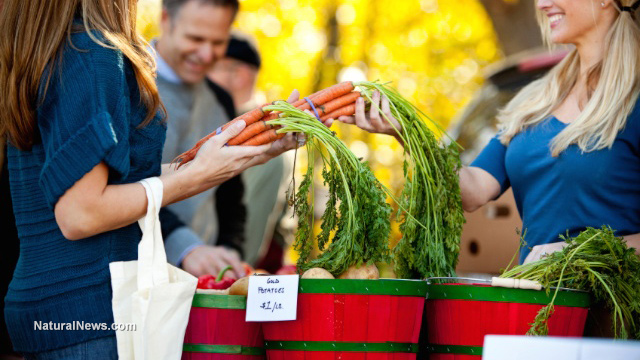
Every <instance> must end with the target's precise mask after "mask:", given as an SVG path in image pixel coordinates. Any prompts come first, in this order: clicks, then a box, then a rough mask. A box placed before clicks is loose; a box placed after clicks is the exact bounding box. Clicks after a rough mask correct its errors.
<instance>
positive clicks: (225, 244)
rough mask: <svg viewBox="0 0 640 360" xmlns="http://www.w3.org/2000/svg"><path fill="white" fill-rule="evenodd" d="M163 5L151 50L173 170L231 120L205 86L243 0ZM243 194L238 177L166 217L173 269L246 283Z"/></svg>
mask: <svg viewBox="0 0 640 360" xmlns="http://www.w3.org/2000/svg"><path fill="white" fill-rule="evenodd" d="M162 5H163V9H162V18H161V24H160V25H161V30H162V34H161V35H160V37H159V38H158V39H156V40H155V41H153V42H152V46H153V47H154V48H155V50H156V52H157V56H156V62H157V66H158V79H157V84H158V90H159V92H160V97H161V99H162V101H163V103H164V105H165V107H166V109H167V113H168V122H167V139H166V142H165V147H164V151H163V155H162V162H163V163H168V162H171V161H172V160H173V159H174V158H175V157H176V156H178V155H180V154H181V153H183V152H184V151H186V150H188V149H190V148H191V147H192V146H193V145H194V144H195V143H196V142H197V141H198V140H200V139H201V138H202V137H204V136H206V135H207V134H209V133H211V132H212V131H215V130H216V129H217V128H218V127H220V126H222V125H223V124H225V123H226V122H228V121H229V120H230V119H231V118H233V116H234V112H235V111H234V108H233V102H232V100H231V97H230V96H229V94H227V93H226V92H224V91H223V90H222V89H217V90H216V91H214V90H212V89H210V88H209V87H208V86H207V85H206V84H205V81H204V80H205V75H206V73H207V71H209V70H210V69H211V68H212V67H213V66H214V65H215V63H216V61H218V60H219V59H221V58H222V57H223V56H224V54H225V51H226V49H227V44H228V42H229V32H230V30H231V24H232V23H233V20H234V18H235V15H236V14H237V12H238V9H239V4H238V0H163V4H162ZM242 194H243V185H242V181H241V178H240V176H236V177H234V178H233V179H231V180H229V181H227V182H226V183H224V184H222V185H220V187H219V189H212V190H209V191H206V192H204V193H202V194H200V195H197V196H194V197H192V198H189V199H187V200H184V201H181V202H179V203H176V204H173V205H170V206H169V207H168V211H167V210H165V211H163V213H161V218H162V222H163V230H164V231H163V235H164V237H165V247H166V250H167V258H168V260H169V262H171V263H173V264H175V265H179V266H181V267H182V268H183V269H185V270H186V271H188V272H190V273H191V274H193V275H196V276H200V275H203V274H207V273H209V274H212V275H216V274H217V273H218V272H219V271H220V270H222V269H223V268H224V267H226V266H228V265H231V266H232V267H233V272H234V273H235V276H237V277H239V276H244V270H243V268H242V266H241V262H240V258H241V256H242V253H241V252H242V243H243V242H244V226H245V218H246V210H245V208H244V205H242ZM176 216H177V218H178V219H179V220H178V219H176ZM216 220H217V221H216ZM181 222H182V223H184V224H186V226H181ZM227 274H229V273H227Z"/></svg>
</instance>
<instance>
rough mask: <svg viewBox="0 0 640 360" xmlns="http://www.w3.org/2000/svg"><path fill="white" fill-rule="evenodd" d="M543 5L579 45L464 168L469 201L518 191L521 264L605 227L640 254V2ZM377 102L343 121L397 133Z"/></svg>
mask: <svg viewBox="0 0 640 360" xmlns="http://www.w3.org/2000/svg"><path fill="white" fill-rule="evenodd" d="M536 7H537V11H538V20H539V24H540V28H541V30H542V33H543V35H544V37H545V39H546V41H547V42H548V43H550V44H572V45H574V46H575V48H574V49H573V51H571V53H570V54H569V55H568V56H567V57H566V58H565V59H564V60H563V61H562V62H560V63H559V64H558V65H557V66H556V67H554V68H553V69H552V70H551V71H550V72H549V73H548V74H547V75H546V76H544V77H542V78H541V79H539V80H536V81H534V82H532V83H531V84H529V85H528V86H526V87H525V88H523V89H522V90H521V91H520V92H519V93H518V95H516V97H515V98H514V99H513V100H512V101H511V102H510V103H509V104H508V105H507V106H506V107H505V108H504V109H502V111H501V112H500V113H499V115H498V120H499V121H500V124H501V129H500V132H499V134H498V135H497V136H496V137H495V138H493V139H492V140H491V141H490V143H489V144H488V145H487V147H486V148H485V149H484V150H483V151H482V153H481V154H480V155H479V156H478V158H477V159H476V160H475V161H474V162H473V163H472V164H471V166H468V167H464V168H462V169H460V173H459V174H460V190H461V195H462V205H463V207H464V209H465V210H467V211H474V210H476V209H478V208H479V207H480V206H482V205H484V204H486V203H487V202H489V201H491V200H492V199H495V198H497V197H498V196H500V194H502V193H503V192H504V191H506V190H507V189H508V188H509V187H512V189H513V193H514V196H515V200H516V205H517V207H518V210H519V212H520V215H521V217H522V220H523V228H524V229H525V230H526V235H525V241H526V242H527V246H525V247H522V248H521V249H520V250H521V251H520V262H525V261H533V260H536V259H538V258H539V257H540V256H541V255H542V254H544V253H550V252H553V251H556V250H559V249H561V248H562V247H563V244H564V243H563V242H562V241H561V239H560V238H559V235H565V234H567V233H568V234H569V235H570V236H575V235H577V234H578V233H580V231H582V230H584V229H585V228H586V227H595V228H600V227H601V226H602V225H609V226H611V228H612V229H614V230H617V232H616V233H617V234H618V235H620V236H624V237H625V240H626V241H627V244H628V245H629V246H630V247H635V248H636V249H638V250H640V106H639V104H640V102H639V100H638V96H639V94H640V27H639V26H638V17H637V13H638V8H639V7H640V0H537V1H536ZM373 100H374V102H375V103H377V104H379V105H378V106H372V108H371V111H370V113H368V114H365V111H364V101H363V100H362V99H359V101H358V103H357V104H356V116H355V117H342V118H340V119H338V120H340V121H343V122H346V123H351V124H356V125H357V126H358V127H360V128H362V129H364V130H367V131H370V132H376V133H385V134H391V135H393V134H396V132H395V128H399V123H398V122H397V121H396V120H395V119H394V118H393V116H392V114H391V112H390V110H389V102H388V101H387V100H386V99H380V95H379V94H374V96H373ZM377 108H379V109H381V112H382V114H384V115H381V112H379V111H378V110H377ZM332 121H333V120H329V121H328V122H327V125H331V122H332ZM391 124H393V125H394V126H395V128H394V126H392V125H391Z"/></svg>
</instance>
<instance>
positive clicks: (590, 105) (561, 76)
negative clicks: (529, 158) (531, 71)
mask: <svg viewBox="0 0 640 360" xmlns="http://www.w3.org/2000/svg"><path fill="white" fill-rule="evenodd" d="M634 1H635V0H616V1H615V6H616V7H617V9H618V10H621V8H622V6H631V4H632V3H633V2H634ZM538 14H539V16H538V22H539V23H540V27H541V29H542V32H543V36H544V37H545V38H546V39H547V41H548V39H549V35H550V34H549V31H548V29H549V26H547V22H548V19H547V18H546V17H545V16H541V14H540V12H538ZM639 68H640V27H639V26H638V24H637V23H636V18H635V15H634V14H633V13H631V12H628V11H621V12H620V14H619V15H618V17H617V19H616V20H615V22H614V23H613V25H612V26H611V28H610V29H609V31H608V33H607V39H606V45H605V49H604V56H603V59H602V60H601V61H600V62H599V63H598V64H596V65H595V66H594V67H592V68H591V69H590V71H589V73H588V74H587V87H588V89H587V95H588V102H587V103H586V105H585V107H584V109H582V112H581V114H580V115H579V116H578V118H577V119H575V120H574V121H573V122H571V123H570V124H569V125H567V127H566V128H565V129H564V130H562V131H561V132H560V133H559V134H558V135H557V136H556V137H555V138H554V139H553V141H552V143H551V154H552V155H553V156H558V155H559V154H560V153H562V152H563V151H564V150H566V149H567V147H569V145H572V144H576V145H577V146H578V147H579V148H580V150H582V151H583V152H589V151H594V150H601V149H605V148H610V147H611V146H612V145H613V142H614V140H615V138H616V136H617V135H618V132H619V131H620V130H622V129H623V128H624V126H625V124H626V121H627V117H628V116H629V114H630V113H631V111H632V110H633V107H634V105H635V102H636V99H637V98H638V95H639V94H640V73H639ZM579 72H580V57H579V56H578V53H577V51H576V50H573V51H572V52H571V53H569V55H567V57H566V58H565V59H564V60H562V61H561V62H560V63H559V64H558V65H556V66H555V67H554V68H553V69H552V70H551V71H549V73H548V74H547V75H545V76H544V77H543V78H541V79H539V80H536V81H534V82H532V83H531V84H529V85H528V86H526V87H525V88H523V89H522V90H521V91H520V92H519V93H518V94H517V95H516V96H515V97H514V98H513V100H511V102H509V104H507V106H506V107H505V108H504V109H502V110H501V111H500V113H499V114H498V120H499V122H500V124H501V133H500V141H501V142H502V143H503V144H505V145H508V144H509V142H510V141H511V139H512V138H513V137H514V136H515V135H516V134H518V133H519V132H520V131H523V130H524V129H526V128H527V127H529V126H532V125H535V124H537V123H539V122H541V121H543V120H545V119H546V118H548V117H549V116H550V115H551V112H552V111H553V110H554V109H555V108H556V107H557V106H558V105H559V104H561V103H562V102H563V101H564V100H565V99H566V98H567V96H568V95H569V93H570V91H571V89H572V88H573V87H574V85H575V84H576V82H577V81H578V76H579Z"/></svg>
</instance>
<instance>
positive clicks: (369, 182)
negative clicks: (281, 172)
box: [265, 102, 391, 277]
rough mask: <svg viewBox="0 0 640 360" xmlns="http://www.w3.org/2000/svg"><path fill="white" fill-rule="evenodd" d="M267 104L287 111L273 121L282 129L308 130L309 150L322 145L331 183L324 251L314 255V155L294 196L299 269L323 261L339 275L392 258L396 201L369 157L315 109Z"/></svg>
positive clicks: (320, 237) (322, 238) (321, 239)
mask: <svg viewBox="0 0 640 360" xmlns="http://www.w3.org/2000/svg"><path fill="white" fill-rule="evenodd" d="M265 109H266V110H273V111H280V112H282V116H281V117H280V118H279V119H277V120H272V121H269V123H270V124H273V125H279V126H281V127H282V128H281V129H280V130H278V132H298V133H304V134H305V136H306V138H307V147H308V148H309V151H308V153H309V154H313V153H314V151H313V150H317V152H318V153H319V154H321V156H322V164H323V168H322V178H323V180H324V183H325V185H327V186H328V188H329V197H328V199H327V203H326V205H327V206H326V209H325V211H324V214H323V215H322V224H321V232H320V234H319V235H318V237H317V242H318V247H319V249H320V250H324V251H323V253H322V254H321V255H320V256H319V257H318V258H317V259H313V260H310V259H309V258H310V255H311V250H312V246H313V242H312V240H311V239H312V236H313V232H312V229H313V225H312V222H313V205H312V204H313V202H312V201H311V200H310V197H311V196H312V194H313V175H314V170H313V166H314V161H313V159H310V161H309V165H308V166H309V167H308V168H307V172H306V174H305V176H304V179H303V181H302V183H301V184H300V187H299V189H298V192H297V195H296V199H295V201H294V203H295V212H296V214H297V215H298V219H299V220H298V231H297V233H296V241H295V243H294V248H295V249H296V250H298V251H299V252H300V259H299V260H298V269H299V270H300V271H301V272H303V271H305V270H308V269H310V268H313V267H321V268H323V269H325V270H327V271H329V272H331V273H332V274H333V275H334V276H336V277H337V276H339V275H340V274H341V273H343V272H344V271H345V270H346V269H347V268H348V267H350V266H352V265H357V266H360V265H362V264H364V263H373V262H378V261H389V252H390V250H389V233H390V231H391V225H390V215H391V206H390V205H389V204H388V203H387V202H386V195H385V189H384V187H383V186H382V185H381V184H380V182H379V181H378V180H377V179H376V178H375V176H374V175H373V173H372V171H371V169H370V168H369V166H368V165H367V163H366V162H362V161H360V160H359V159H357V158H356V157H355V155H354V154H353V153H352V152H351V150H349V148H347V147H346V145H345V144H344V143H343V142H342V141H340V140H339V139H338V138H337V137H336V136H335V133H333V132H332V131H331V130H329V129H328V128H327V127H326V126H324V124H322V123H321V122H320V121H318V120H317V119H316V118H315V117H313V116H312V115H309V114H307V113H305V112H303V111H300V110H298V109H296V108H295V107H293V106H291V105H290V104H288V103H286V102H277V103H276V104H275V105H271V106H268V107H266V108H265ZM332 234H333V236H332Z"/></svg>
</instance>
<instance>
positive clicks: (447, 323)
mask: <svg viewBox="0 0 640 360" xmlns="http://www.w3.org/2000/svg"><path fill="white" fill-rule="evenodd" d="M553 294H554V292H553V291H552V292H551V293H550V294H549V295H547V293H546V292H545V291H537V290H523V289H511V288H502V287H492V286H488V285H479V284H440V285H434V284H432V285H428V287H427V301H426V304H425V321H426V324H425V329H424V330H426V331H427V339H428V344H422V343H421V347H422V349H421V350H422V351H421V353H422V352H423V351H425V350H426V352H428V353H429V354H430V357H429V358H430V359H431V360H479V359H481V358H482V345H483V342H484V336H485V335H525V334H526V332H527V330H529V328H530V327H531V323H532V322H533V320H534V318H535V316H536V314H537V313H538V311H539V310H540V309H542V307H544V306H545V305H547V304H549V303H550V302H551V299H552V297H553ZM589 304H590V297H589V294H588V293H585V292H579V291H568V290H562V291H559V292H558V296H557V297H556V299H555V311H554V312H553V314H552V315H551V317H550V318H549V323H548V325H549V335H550V336H572V337H581V336H582V334H583V332H584V326H585V322H586V319H587V313H588V308H589Z"/></svg>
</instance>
